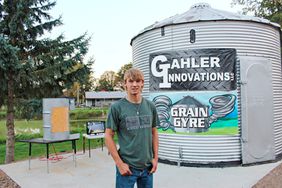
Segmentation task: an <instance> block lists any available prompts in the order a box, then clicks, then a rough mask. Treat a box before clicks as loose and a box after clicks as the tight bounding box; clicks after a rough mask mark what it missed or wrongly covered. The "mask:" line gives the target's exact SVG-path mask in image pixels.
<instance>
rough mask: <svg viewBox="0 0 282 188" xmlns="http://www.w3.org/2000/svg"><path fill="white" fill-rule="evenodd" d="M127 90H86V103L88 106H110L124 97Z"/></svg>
mask: <svg viewBox="0 0 282 188" xmlns="http://www.w3.org/2000/svg"><path fill="white" fill-rule="evenodd" d="M125 96H126V92H124V91H99V92H94V91H86V92H85V105H86V106H88V107H91V106H93V107H94V106H95V107H103V106H110V105H111V104H112V103H113V102H115V101H117V100H119V99H121V98H124V97H125Z"/></svg>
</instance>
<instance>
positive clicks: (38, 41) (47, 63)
mask: <svg viewBox="0 0 282 188" xmlns="http://www.w3.org/2000/svg"><path fill="white" fill-rule="evenodd" d="M55 5H56V3H55V2H51V1H50V0H2V1H0V7H1V8H0V11H1V12H0V45H1V50H0V80H1V81H0V89H1V95H0V107H1V106H2V105H3V104H6V105H7V119H8V121H7V127H8V129H9V131H7V151H8V152H7V156H6V157H7V158H6V160H7V159H8V160H7V162H8V163H9V162H12V161H13V159H14V150H13V147H14V125H13V124H14V109H15V107H14V104H15V99H17V100H19V101H24V100H27V101H28V100H31V99H42V98H47V97H49V98H50V97H59V96H62V94H63V89H65V88H70V87H71V86H72V85H73V83H74V82H75V81H76V82H79V83H84V82H85V80H88V78H89V75H90V73H91V65H92V64H93V60H91V59H90V60H89V61H88V62H87V63H85V60H84V57H85V55H86V54H87V51H88V46H89V42H90V38H89V37H88V36H87V34H86V33H85V34H83V35H81V36H79V37H77V38H75V39H72V40H69V41H66V40H65V39H64V36H63V35H60V36H58V37H57V38H55V39H50V38H43V35H44V34H45V33H46V32H50V31H51V30H52V29H53V28H54V27H56V26H59V25H61V24H62V22H61V18H60V17H59V18H57V19H53V18H52V16H51V15H50V14H49V12H48V11H50V10H51V9H52V8H53V7H54V6H55ZM28 103H30V102H28ZM19 109H21V112H20V113H23V114H25V116H27V115H28V113H31V112H33V111H34V110H33V107H31V108H30V106H29V107H28V108H27V109H23V108H19Z"/></svg>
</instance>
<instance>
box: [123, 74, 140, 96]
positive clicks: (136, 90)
mask: <svg viewBox="0 0 282 188" xmlns="http://www.w3.org/2000/svg"><path fill="white" fill-rule="evenodd" d="M124 86H125V89H126V91H127V94H129V95H137V94H141V92H142V89H143V86H144V81H143V80H132V79H131V78H129V79H127V80H126V81H125V84H124Z"/></svg>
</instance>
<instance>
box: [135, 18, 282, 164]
mask: <svg viewBox="0 0 282 188" xmlns="http://www.w3.org/2000/svg"><path fill="white" fill-rule="evenodd" d="M164 28H165V36H161V29H160V28H156V29H153V30H149V31H147V32H144V33H142V34H140V35H139V36H138V37H136V38H134V40H133V41H132V49H133V65H134V66H135V67H138V68H140V69H141V70H142V71H143V72H144V75H145V86H144V89H143V92H144V93H143V95H144V96H145V97H147V96H148V95H149V54H150V53H154V52H159V51H165V50H178V49H203V48H235V49H236V51H237V55H238V56H239V57H240V56H261V57H267V58H269V59H271V60H272V61H273V65H272V66H273V79H272V80H273V92H274V99H273V100H274V130H275V148H276V154H279V153H281V152H282V138H281V134H282V119H281V117H282V110H281V109H282V105H281V103H279V100H280V101H281V98H282V91H281V88H282V78H281V63H280V62H281V59H280V42H279V40H277V39H278V38H279V31H278V29H277V28H274V27H273V26H270V25H267V24H261V23H256V22H248V21H213V22H208V21H206V22H193V23H184V24H177V25H170V26H164ZM191 29H194V30H195V31H196V42H195V43H193V44H191V43H190V42H189V38H190V34H189V31H190V30H191ZM250 34H251V35H252V37H250ZM238 74H239V72H238ZM238 80H239V79H238ZM238 90H240V89H238ZM238 96H240V95H238ZM238 103H239V104H238V109H240V108H239V107H240V98H239V99H238ZM238 113H239V114H238V115H239V133H240V132H241V129H240V123H241V122H240V111H239V112H238ZM174 136H175V138H174V139H176V141H177V142H176V143H181V140H182V141H183V140H184V141H185V142H184V143H182V144H183V145H179V144H176V145H175V144H174V143H173V142H171V140H167V141H166V139H170V137H167V136H166V135H162V134H160V158H163V159H168V160H172V161H175V160H177V158H178V156H179V147H183V148H184V149H183V161H186V162H200V163H202V162H207V163H208V162H219V161H240V160H241V143H240V142H241V141H240V134H239V135H235V136H231V137H230V136H212V137H205V138H203V137H200V138H196V139H197V140H201V139H210V142H209V143H205V142H200V143H195V142H193V139H195V137H192V136H185V137H178V135H174ZM190 138H192V139H190ZM219 138H224V139H219ZM226 142H227V143H229V142H230V143H231V144H227V145H224V144H225V143H226ZM190 145H192V146H194V147H196V149H194V150H193V152H195V153H196V154H195V155H193V156H192V154H191V153H189V152H188V151H189V149H191V148H189V147H188V146H190ZM223 145H224V147H223ZM164 146H165V147H164ZM168 146H169V149H170V151H169V152H167V151H166V148H167V147H168ZM210 146H213V147H210ZM197 147H199V148H205V147H210V148H209V151H211V154H210V155H208V156H207V158H205V157H203V155H200V153H201V152H202V153H203V151H201V149H199V150H197ZM218 150H219V151H220V152H218ZM231 151H232V152H231ZM212 152H214V153H212ZM197 154H199V155H197Z"/></svg>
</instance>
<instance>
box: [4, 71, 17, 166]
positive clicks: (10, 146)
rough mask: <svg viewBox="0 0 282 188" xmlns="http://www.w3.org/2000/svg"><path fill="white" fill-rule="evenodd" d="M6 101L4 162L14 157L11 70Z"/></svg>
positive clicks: (12, 81) (12, 83)
mask: <svg viewBox="0 0 282 188" xmlns="http://www.w3.org/2000/svg"><path fill="white" fill-rule="evenodd" d="M8 77H9V78H8V101H7V122H6V127H7V139H6V159H5V163H6V164H8V163H11V162H13V161H14V159H15V130H14V127H15V126H14V78H13V73H12V71H9V73H8Z"/></svg>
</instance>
